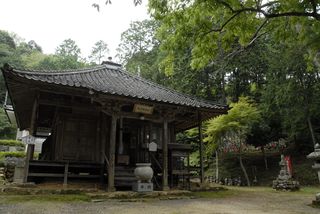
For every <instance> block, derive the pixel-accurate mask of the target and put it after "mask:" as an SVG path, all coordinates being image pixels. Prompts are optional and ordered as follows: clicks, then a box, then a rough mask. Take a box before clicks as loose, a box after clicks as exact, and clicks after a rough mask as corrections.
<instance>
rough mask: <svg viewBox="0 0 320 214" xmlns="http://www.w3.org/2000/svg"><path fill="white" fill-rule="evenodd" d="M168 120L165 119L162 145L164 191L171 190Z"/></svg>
mask: <svg viewBox="0 0 320 214" xmlns="http://www.w3.org/2000/svg"><path fill="white" fill-rule="evenodd" d="M168 133H169V132H168V120H167V119H164V121H163V143H162V156H163V157H162V160H163V168H162V190H164V191H165V190H169V186H168V140H169V135H168Z"/></svg>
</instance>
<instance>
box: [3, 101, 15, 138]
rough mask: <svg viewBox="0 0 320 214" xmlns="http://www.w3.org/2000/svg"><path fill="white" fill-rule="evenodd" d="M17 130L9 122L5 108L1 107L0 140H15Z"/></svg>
mask: <svg viewBox="0 0 320 214" xmlns="http://www.w3.org/2000/svg"><path fill="white" fill-rule="evenodd" d="M16 131H17V128H16V127H14V126H13V125H12V124H11V123H10V122H9V120H8V117H7V115H6V113H5V112H4V110H3V108H1V107H0V139H14V138H15V135H16Z"/></svg>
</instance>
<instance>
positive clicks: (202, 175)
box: [198, 111, 204, 183]
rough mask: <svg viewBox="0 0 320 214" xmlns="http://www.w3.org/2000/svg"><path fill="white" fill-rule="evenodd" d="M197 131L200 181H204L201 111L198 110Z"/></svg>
mask: <svg viewBox="0 0 320 214" xmlns="http://www.w3.org/2000/svg"><path fill="white" fill-rule="evenodd" d="M198 132H199V144H200V145H199V153H200V181H201V183H203V182H204V169H203V142H202V121H201V113H200V111H198Z"/></svg>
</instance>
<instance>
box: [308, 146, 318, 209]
mask: <svg viewBox="0 0 320 214" xmlns="http://www.w3.org/2000/svg"><path fill="white" fill-rule="evenodd" d="M307 158H308V159H312V160H314V161H315V163H314V164H313V166H312V168H313V169H315V170H317V172H318V179H319V183H320V145H319V144H318V143H317V144H316V145H315V146H314V152H311V153H310V154H309V155H308V156H307ZM312 204H313V205H317V206H319V205H320V193H317V194H316V200H315V201H313V202H312Z"/></svg>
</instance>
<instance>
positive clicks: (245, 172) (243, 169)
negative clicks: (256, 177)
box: [239, 154, 251, 187]
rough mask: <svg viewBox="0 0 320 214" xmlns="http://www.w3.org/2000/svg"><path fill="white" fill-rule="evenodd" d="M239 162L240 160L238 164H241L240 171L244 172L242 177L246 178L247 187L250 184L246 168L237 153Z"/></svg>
mask: <svg viewBox="0 0 320 214" xmlns="http://www.w3.org/2000/svg"><path fill="white" fill-rule="evenodd" d="M239 162H240V166H241V169H242V172H243V174H244V177H245V178H246V180H247V186H248V187H249V186H251V184H250V180H249V177H248V174H247V170H246V168H245V167H244V165H243V162H242V156H241V154H239Z"/></svg>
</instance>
